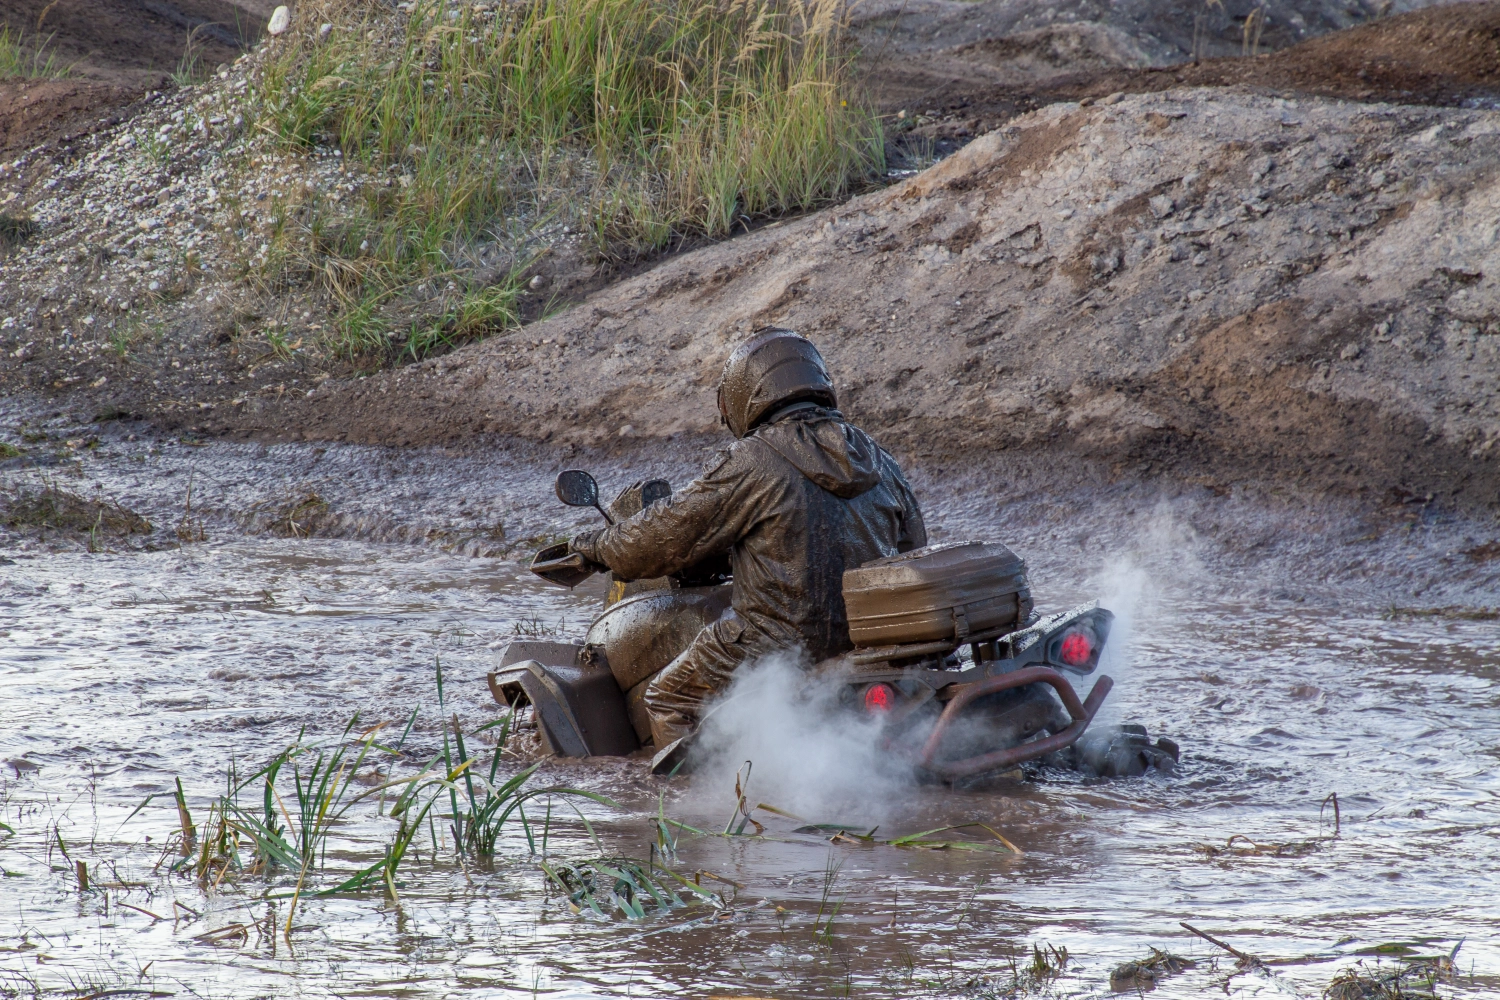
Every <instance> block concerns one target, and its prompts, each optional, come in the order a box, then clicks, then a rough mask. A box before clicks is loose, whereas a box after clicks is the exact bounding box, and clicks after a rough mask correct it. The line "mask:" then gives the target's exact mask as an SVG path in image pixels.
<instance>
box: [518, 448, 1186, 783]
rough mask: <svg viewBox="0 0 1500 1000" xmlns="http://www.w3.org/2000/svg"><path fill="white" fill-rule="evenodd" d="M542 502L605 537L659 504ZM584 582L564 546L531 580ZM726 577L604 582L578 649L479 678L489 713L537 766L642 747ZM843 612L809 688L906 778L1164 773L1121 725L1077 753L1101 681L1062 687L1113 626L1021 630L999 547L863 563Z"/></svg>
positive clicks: (652, 483)
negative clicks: (597, 518)
mask: <svg viewBox="0 0 1500 1000" xmlns="http://www.w3.org/2000/svg"><path fill="white" fill-rule="evenodd" d="M555 489H556V493H557V496H558V499H559V500H561V501H562V502H563V503H565V504H568V505H569V506H576V507H594V508H595V509H597V510H598V511H599V512H600V514H602V515H603V516H604V518H605V520H606V521H608V522H609V523H614V522H616V521H619V520H622V519H625V518H628V517H630V516H632V515H634V514H636V513H639V512H640V511H641V510H643V509H645V508H646V507H648V506H650V505H651V504H653V503H657V502H660V501H662V500H665V499H667V498H669V497H670V496H671V486H670V485H669V484H668V483H667V482H666V481H664V480H660V479H653V480H649V481H647V482H641V483H636V484H634V485H632V486H630V487H628V488H626V489H625V490H623V491H622V492H621V493H620V494H619V496H617V497H616V498H615V500H614V501H613V502H612V503H611V504H610V505H609V507H608V509H606V508H604V507H602V506H600V504H599V492H598V486H597V484H596V483H595V481H594V479H593V477H592V476H590V475H589V474H588V473H586V472H580V471H577V470H572V471H568V472H564V473H562V474H561V475H560V476H558V479H557V483H556V487H555ZM597 569H598V567H595V566H592V565H590V564H589V563H587V562H586V561H585V560H584V558H583V557H582V556H581V555H578V554H577V553H571V552H570V551H569V548H568V545H567V543H562V544H558V545H553V546H549V547H547V548H545V549H542V550H541V551H540V552H538V553H537V554H536V557H535V558H534V559H533V560H532V563H531V571H532V572H533V573H536V574H537V575H538V576H541V577H542V578H543V579H546V580H548V581H551V582H553V583H557V584H560V585H563V586H567V587H573V586H577V585H578V584H579V583H581V582H583V581H584V580H586V579H588V578H589V577H590V576H591V575H592V574H593V573H594V572H595V571H596V570H597ZM729 575H730V570H729V563H728V559H727V557H717V558H715V559H712V560H710V561H709V562H708V563H706V564H701V565H698V566H693V567H690V568H688V569H687V570H684V571H683V572H681V573H679V574H676V575H674V576H671V577H664V578H661V579H655V580H620V579H617V578H615V577H614V576H613V574H610V582H609V587H608V592H607V595H606V597H605V601H604V610H603V611H602V613H601V614H600V615H599V617H598V618H596V619H595V620H594V623H593V624H592V626H590V628H589V630H588V632H587V634H586V635H585V636H584V637H583V640H582V641H581V642H556V641H537V640H532V639H521V638H518V639H516V640H514V641H512V642H511V644H510V645H509V647H508V648H507V649H506V650H505V652H504V653H503V654H502V655H501V659H500V665H499V667H498V669H496V670H495V671H493V672H491V673H490V675H489V684H490V690H491V692H492V694H493V695H494V698H495V700H496V701H497V702H498V703H499V704H501V705H505V706H508V707H512V708H517V707H519V706H520V705H521V704H522V703H524V702H530V704H531V705H532V706H533V707H534V715H535V720H536V725H537V729H538V731H539V733H540V735H541V738H542V741H543V744H544V749H546V750H547V751H549V752H551V753H554V754H557V755H560V756H565V757H584V756H624V755H628V754H632V753H635V752H637V751H638V750H640V749H641V748H642V747H643V746H649V744H650V741H651V727H650V722H649V719H648V717H647V713H646V707H645V704H644V697H645V693H646V688H647V686H648V685H649V684H650V681H651V678H652V677H654V676H655V675H656V673H657V671H659V670H661V669H662V668H663V667H665V666H666V665H667V664H668V663H670V662H671V661H672V660H673V659H674V658H675V657H676V656H677V655H678V654H679V653H681V652H682V651H683V650H684V649H686V648H687V646H688V644H689V643H690V642H691V641H692V640H693V637H694V636H696V635H697V634H698V632H699V631H700V630H701V629H703V628H704V627H705V626H707V625H709V624H711V623H713V622H714V621H715V620H716V619H718V618H719V617H720V616H721V615H724V614H726V613H731V612H730V594H731V590H732V587H731V585H730V584H729V582H728V581H729ZM844 600H845V605H846V608H847V610H848V615H849V623H850V638H851V640H852V641H853V644H854V648H853V650H851V651H850V652H848V653H845V654H844V655H842V656H839V657H836V658H834V659H831V660H827V661H824V662H823V663H819V664H816V665H815V666H814V667H813V669H812V671H811V672H810V673H809V677H810V678H818V679H821V680H825V681H828V682H830V683H832V684H834V685H836V686H837V688H838V699H837V701H838V704H839V706H840V708H841V709H842V710H844V711H847V712H849V713H855V714H863V715H865V716H866V717H873V718H875V719H876V720H877V721H878V722H879V723H880V725H881V733H882V740H883V744H884V746H885V747H886V748H887V749H888V750H889V751H890V752H892V753H895V754H901V755H903V756H905V757H906V758H907V759H908V760H909V761H910V762H911V764H912V766H913V768H914V769H915V771H916V772H917V773H918V774H919V775H923V776H925V777H928V778H931V779H936V780H943V781H949V782H952V781H958V780H961V779H969V778H973V777H976V776H980V775H985V774H988V773H994V772H1005V771H1008V770H1011V769H1014V768H1015V767H1016V766H1017V765H1019V764H1021V763H1023V762H1026V761H1032V760H1035V759H1037V758H1044V757H1045V758H1047V760H1048V761H1049V762H1052V763H1059V764H1063V765H1070V764H1071V765H1073V766H1076V767H1079V768H1080V769H1081V770H1084V771H1086V772H1091V773H1095V774H1121V773H1126V774H1128V773H1136V774H1138V773H1141V772H1142V771H1143V770H1145V769H1146V768H1147V767H1151V766H1156V767H1161V768H1163V769H1166V768H1169V767H1170V763H1169V761H1168V760H1167V758H1168V757H1170V759H1171V760H1175V759H1176V757H1177V750H1176V747H1175V745H1172V744H1171V743H1170V741H1167V740H1161V741H1158V743H1157V744H1155V745H1152V744H1150V743H1148V742H1147V740H1146V737H1145V731H1144V730H1143V729H1141V728H1140V727H1137V726H1124V727H1110V728H1109V729H1108V730H1107V731H1106V732H1104V733H1102V734H1099V735H1098V736H1097V737H1096V736H1095V734H1090V737H1091V739H1090V740H1088V741H1085V742H1084V743H1083V744H1079V740H1080V737H1082V736H1083V734H1084V730H1085V729H1087V728H1088V726H1089V724H1090V723H1091V722H1092V721H1093V719H1094V716H1095V715H1096V714H1097V713H1098V711H1099V708H1100V706H1101V705H1102V704H1103V702H1104V699H1105V698H1106V697H1107V696H1108V695H1109V692H1110V689H1111V688H1112V687H1113V684H1114V682H1113V681H1112V680H1111V679H1110V678H1109V677H1107V676H1100V677H1099V678H1098V679H1097V680H1096V681H1095V682H1094V684H1093V687H1092V689H1091V690H1090V691H1089V693H1088V696H1087V697H1086V698H1080V697H1079V694H1078V692H1077V691H1076V690H1075V689H1074V687H1073V685H1072V683H1071V682H1070V681H1069V680H1068V678H1067V676H1066V674H1073V675H1075V676H1083V675H1087V674H1090V673H1092V672H1093V671H1094V670H1095V668H1096V667H1097V666H1098V664H1099V657H1100V654H1101V652H1102V651H1103V648H1104V644H1105V642H1106V640H1107V639H1108V638H1109V630H1110V625H1111V623H1112V622H1113V620H1114V615H1112V614H1111V613H1110V612H1109V611H1107V610H1105V609H1104V608H1101V607H1099V605H1098V603H1097V602H1095V603H1091V604H1084V605H1080V606H1078V607H1075V608H1073V609H1071V610H1069V611H1064V612H1060V613H1057V614H1052V615H1047V616H1040V615H1038V614H1036V613H1035V612H1034V611H1033V610H1032V601H1031V595H1030V591H1029V589H1028V587H1027V584H1026V576H1025V565H1024V564H1023V563H1022V561H1021V560H1020V559H1019V558H1017V557H1016V556H1015V555H1014V554H1013V553H1012V552H1011V551H1010V550H1009V549H1007V548H1006V547H1005V546H1003V545H995V544H986V543H982V542H960V543H948V544H943V545H933V546H928V547H926V548H924V549H918V550H916V551H914V552H908V553H904V554H902V555H899V556H894V557H891V558H887V559H879V560H876V561H875V562H873V563H868V564H866V565H865V566H861V567H859V568H858V569H855V570H850V571H848V572H847V573H845V575H844ZM964 647H967V653H968V656H967V657H964V656H962V653H963V652H964ZM1075 744H1079V746H1077V747H1075ZM688 749H689V748H688V747H687V746H684V747H677V746H676V745H674V748H673V751H674V752H673V753H671V755H670V760H664V759H663V758H665V757H667V753H666V751H665V750H663V751H662V753H660V754H658V759H657V761H656V762H655V765H656V766H655V767H654V769H656V770H659V771H660V770H662V769H663V768H664V767H666V766H667V765H668V764H670V765H672V766H676V765H677V764H678V763H679V762H681V760H682V759H683V752H684V751H687V750H688ZM688 761H689V763H690V761H691V755H690V753H689V755H688Z"/></svg>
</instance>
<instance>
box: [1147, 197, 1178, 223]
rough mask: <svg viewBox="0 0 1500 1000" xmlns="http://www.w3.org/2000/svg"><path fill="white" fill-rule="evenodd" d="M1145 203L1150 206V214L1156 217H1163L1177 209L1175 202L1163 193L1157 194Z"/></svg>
mask: <svg viewBox="0 0 1500 1000" xmlns="http://www.w3.org/2000/svg"><path fill="white" fill-rule="evenodd" d="M1147 204H1148V205H1150V206H1151V214H1152V215H1154V216H1156V217H1157V218H1158V219H1165V218H1166V217H1167V216H1169V215H1171V214H1172V213H1173V212H1174V211H1175V210H1176V209H1177V203H1176V202H1174V201H1173V200H1172V199H1171V198H1168V197H1167V196H1166V195H1164V194H1159V195H1157V196H1156V197H1155V198H1152V199H1151V200H1150V201H1149V202H1147Z"/></svg>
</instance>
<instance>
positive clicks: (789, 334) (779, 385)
mask: <svg viewBox="0 0 1500 1000" xmlns="http://www.w3.org/2000/svg"><path fill="white" fill-rule="evenodd" d="M802 402H812V403H818V404H820V405H822V406H829V407H833V406H837V405H838V398H837V397H836V396H835V395H834V391H833V379H832V378H831V377H829V374H828V368H827V367H826V366H825V365H824V364H823V356H822V355H821V354H819V353H818V349H817V348H816V347H814V346H813V344H812V341H810V340H808V339H807V338H806V337H802V336H799V335H798V334H797V333H796V332H794V331H792V330H781V329H778V328H776V327H763V328H761V329H759V330H756V331H755V333H753V334H752V335H751V337H750V339H749V340H747V341H745V342H744V343H743V344H741V345H740V346H739V347H736V348H735V349H734V353H733V354H731V355H729V360H728V361H726V362H724V376H723V377H722V378H721V379H719V417H720V419H722V420H723V421H724V424H725V425H726V426H727V427H728V428H729V430H730V432H731V433H732V434H734V436H735V437H737V438H742V437H744V436H745V435H746V434H749V433H750V432H751V431H752V430H754V429H755V427H756V425H758V424H759V423H760V422H761V421H763V420H765V419H766V418H767V417H769V416H770V415H771V414H773V413H775V412H776V411H777V410H779V409H781V408H782V407H784V406H790V405H791V404H793V403H802Z"/></svg>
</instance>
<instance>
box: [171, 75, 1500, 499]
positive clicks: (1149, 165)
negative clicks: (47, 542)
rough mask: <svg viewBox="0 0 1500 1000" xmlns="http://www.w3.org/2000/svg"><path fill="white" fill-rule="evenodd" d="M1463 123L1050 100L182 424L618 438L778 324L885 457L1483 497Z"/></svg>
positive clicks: (1488, 454)
mask: <svg viewBox="0 0 1500 1000" xmlns="http://www.w3.org/2000/svg"><path fill="white" fill-rule="evenodd" d="M1497 145H1500V115H1497V114H1495V113H1492V112H1483V111H1465V110H1442V109H1418V108H1400V107H1380V106H1377V107H1368V106H1360V105H1350V104H1344V103H1339V102H1331V101H1318V100H1304V101H1301V102H1288V101H1284V100H1280V99H1271V98H1265V97H1261V96H1256V95H1248V94H1237V93H1216V92H1213V91H1204V90H1181V91H1171V92H1167V93H1164V94H1159V95H1149V96H1139V97H1130V98H1126V99H1123V100H1121V101H1119V102H1118V103H1115V104H1110V105H1096V106H1092V107H1085V108H1081V107H1078V106H1077V105H1059V106H1056V107H1053V108H1050V109H1047V110H1046V111H1043V112H1038V113H1036V114H1034V115H1031V116H1028V117H1026V118H1023V119H1020V120H1018V121H1017V122H1016V123H1015V124H1014V125H1013V126H1012V127H1010V128H1007V129H1005V130H1003V131H1000V132H996V133H992V134H990V135H988V136H986V137H984V138H982V139H980V140H978V141H976V142H974V143H973V144H971V145H970V146H968V147H967V148H965V149H964V150H963V151H962V152H961V153H959V154H957V155H955V156H954V157H952V158H950V159H949V160H947V161H945V162H943V163H941V164H939V165H938V166H937V167H935V168H933V169H931V170H929V171H927V172H926V173H924V174H922V175H920V176H918V177H915V178H913V179H912V180H910V181H907V182H905V183H903V184H901V185H898V186H896V187H893V188H891V189H889V190H886V191H882V192H879V193H876V194H873V195H869V196H866V197H863V198H859V199H856V200H854V201H852V202H850V203H848V204H846V205H843V206H841V207H839V208H837V209H834V210H831V211H828V212H825V213H821V214H819V215H815V216H812V217H809V218H806V219H802V220H798V221H795V222H790V223H787V224H785V225H783V226H779V227H773V228H768V229H765V230H762V231H760V232H757V233H755V234H752V235H750V236H747V237H745V238H742V239H738V240H735V241H733V242H731V243H728V244H725V245H722V246H717V247H713V248H709V249H707V250H702V251H698V252H696V253H692V254H688V255H686V256H683V257H680V258H678V259H675V260H673V261H670V262H668V263H666V264H664V265H662V266H661V267H659V268H657V269H656V270H654V271H652V272H650V273H649V274H646V275H643V276H641V277H638V278H635V279H632V280H630V281H627V282H624V283H622V284H620V285H618V286H616V287H614V288H612V289H609V290H607V291H604V292H602V293H600V294H598V295H596V296H594V297H593V298H592V299H590V300H589V301H588V302H587V303H585V304H584V305H582V306H580V307H578V308H575V309H573V310H572V311H570V312H568V313H565V314H564V315H562V316H559V317H556V318H554V319H551V320H548V321H546V322H543V323H538V324H534V325H532V326H530V327H527V328H525V329H524V330H522V331H520V332H518V333H516V334H512V335H510V336H505V337H501V338H498V339H495V340H492V341H489V342H487V343H484V344H482V345H479V346H476V347H473V348H470V349H466V350H463V351H460V352H457V353H455V354H453V355H450V356H448V357H445V358H442V359H439V360H437V361H434V362H429V363H424V364H422V365H419V366H414V367H411V368H406V369H403V370H400V371H397V372H390V373H382V374H380V375H376V376H372V377H370V378H367V379H361V380H357V381H355V382H352V383H345V384H330V385H328V386H325V387H323V388H320V389H317V390H313V391H311V392H309V393H307V394H305V395H304V394H298V395H297V397H296V398H289V397H288V396H285V395H283V396H281V397H280V398H276V397H261V398H259V399H252V400H248V401H246V402H245V403H243V404H231V405H230V406H228V407H225V406H222V405H220V406H216V407H214V408H213V409H211V410H204V411H200V414H198V415H195V417H194V419H193V420H192V423H193V424H194V425H195V426H200V427H202V428H203V429H204V430H205V431H206V432H207V433H231V434H234V433H238V434H247V435H263V436H269V437H305V438H309V439H313V438H328V439H334V440H348V441H360V442H367V443H389V444H404V445H413V444H424V443H434V442H454V441H460V440H464V439H466V438H470V437H472V436H474V435H479V434H502V435H516V436H520V437H524V438H530V439H534V440H541V441H548V442H551V443H553V444H567V443H573V444H577V445H591V446H592V445H598V444H600V443H602V442H605V441H607V440H611V439H613V440H626V439H633V440H634V441H635V442H638V444H637V446H641V445H646V444H648V443H649V442H650V441H652V440H654V439H661V438H666V437H669V436H671V435H675V434H683V433H689V434H701V433H707V432H710V431H712V430H713V429H714V414H715V410H714V406H713V387H714V384H715V380H716V378H717V375H718V368H719V365H720V364H721V363H722V358H723V356H724V354H725V353H726V351H727V349H728V347H729V345H730V344H732V343H733V342H734V341H735V340H737V339H738V338H739V337H741V336H743V335H744V334H745V333H746V332H747V331H749V330H750V329H752V328H754V327H756V326H759V325H763V324H767V323H777V324H782V325H787V326H793V327H796V328H797V329H799V330H801V331H803V332H804V333H806V334H807V335H809V336H811V337H813V338H814V339H815V340H817V341H818V342H819V343H820V345H822V346H823V348H824V350H825V351H826V352H827V354H828V357H829V359H830V362H831V363H832V365H833V367H834V370H835V372H836V373H837V375H838V378H839V379H840V382H841V385H842V386H843V387H844V388H843V402H844V405H845V406H846V408H847V409H848V411H849V412H850V413H851V415H852V416H853V417H854V418H855V419H856V420H858V421H860V422H861V423H863V424H865V425H866V426H868V427H870V428H871V429H872V430H874V431H876V432H877V433H879V434H880V435H881V436H882V437H883V438H884V439H885V440H886V441H888V442H890V444H891V445H892V446H893V447H894V448H896V449H898V450H899V451H901V452H902V453H904V454H907V455H912V456H920V457H923V458H928V459H939V458H941V459H953V458H958V457H961V456H963V455H966V454H970V455H973V454H985V455H989V454H995V453H1005V452H1010V451H1026V452H1030V453H1033V454H1037V453H1040V454H1052V455H1055V456H1056V457H1057V458H1058V460H1059V461H1064V460H1066V458H1067V457H1068V456H1084V457H1088V458H1090V459H1095V460H1100V461H1103V462H1105V463H1109V464H1111V465H1113V466H1114V467H1116V468H1130V469H1134V470H1138V471H1152V472H1156V473H1160V472H1168V471H1170V472H1172V473H1173V474H1176V475H1178V476H1187V477H1194V476H1196V477H1201V480H1202V481H1203V482H1206V483H1211V484H1216V485H1225V484H1232V483H1236V482H1242V481H1245V480H1247V479H1252V478H1259V479H1269V480H1281V481H1287V482H1292V483H1295V484H1297V485H1299V486H1302V487H1305V488H1310V489H1318V488H1327V487H1332V488H1337V489H1342V490H1349V491H1356V492H1360V491H1363V492H1368V493H1370V494H1372V495H1387V494H1392V493H1402V492H1404V493H1405V494H1411V495H1418V496H1426V495H1429V494H1432V495H1439V496H1442V497H1444V498H1445V499H1449V500H1452V501H1455V502H1459V503H1465V504H1469V503H1473V504H1490V503H1493V502H1494V500H1495V498H1496V495H1497V487H1500V478H1497V469H1500V466H1497V458H1500V449H1497V448H1496V441H1497V440H1500V411H1497V393H1496V389H1497V386H1496V381H1495V380H1496V377H1497V376H1496V371H1497V368H1496V364H1495V361H1496V355H1497V352H1500V343H1497V337H1496V334H1497V333H1500V313H1497V311H1496V310H1497V284H1496V281H1497V275H1500V261H1497V260H1496V259H1495V255H1496V252H1497V251H1496V249H1495V244H1494V239H1495V233H1494V229H1493V222H1492V220H1493V213H1492V211H1491V210H1490V208H1489V206H1490V199H1491V198H1492V197H1494V193H1495V189H1494V183H1495V182H1494V163H1495V162H1496V160H1495V155H1496V152H1497V148H1496V147H1497Z"/></svg>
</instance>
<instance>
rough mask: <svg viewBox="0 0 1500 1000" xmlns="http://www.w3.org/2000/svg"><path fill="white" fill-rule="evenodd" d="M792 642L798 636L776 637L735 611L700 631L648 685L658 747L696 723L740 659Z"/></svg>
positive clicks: (679, 735) (647, 699)
mask: <svg viewBox="0 0 1500 1000" xmlns="http://www.w3.org/2000/svg"><path fill="white" fill-rule="evenodd" d="M793 645H796V643H795V642H794V641H788V642H780V643H778V642H775V641H774V640H772V639H771V638H770V637H769V636H766V635H764V634H763V633H761V632H760V630H759V629H756V628H755V627H754V626H751V625H747V624H746V623H745V621H744V620H743V619H741V618H739V617H738V616H736V615H735V614H734V613H733V612H730V613H729V614H727V615H725V616H724V617H723V618H720V619H719V620H718V621H716V622H714V623H713V624H712V625H710V626H708V627H707V628H705V629H704V630H703V631H701V632H699V633H698V635H697V637H696V638H694V639H693V641H692V643H691V644H690V645H689V646H688V648H687V649H685V650H683V651H682V653H681V654H680V655H679V656H678V657H677V659H675V660H673V661H672V662H671V663H669V664H667V665H666V666H665V667H663V668H662V669H661V671H660V672H659V673H658V674H657V675H656V676H655V677H653V678H651V683H650V684H648V685H647V686H646V699H645V700H646V711H647V713H648V714H649V715H650V716H651V738H652V740H653V741H654V742H655V743H656V747H657V749H658V750H660V749H662V748H663V747H665V746H666V745H667V744H668V743H671V742H672V741H674V740H677V739H681V738H682V737H684V736H687V735H688V734H689V733H691V732H692V731H693V730H694V729H695V728H697V726H698V720H699V718H700V717H701V716H702V714H703V703H704V702H705V701H708V700H709V699H710V698H712V697H713V696H714V695H716V694H718V693H720V692H721V691H723V690H724V689H725V688H726V687H728V686H729V682H730V681H731V680H733V678H734V671H735V668H736V667H738V666H739V665H740V664H741V663H745V662H746V661H749V660H754V659H757V658H759V657H761V656H765V655H767V654H769V653H773V652H775V651H777V650H778V649H785V648H787V647H788V646H793Z"/></svg>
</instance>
